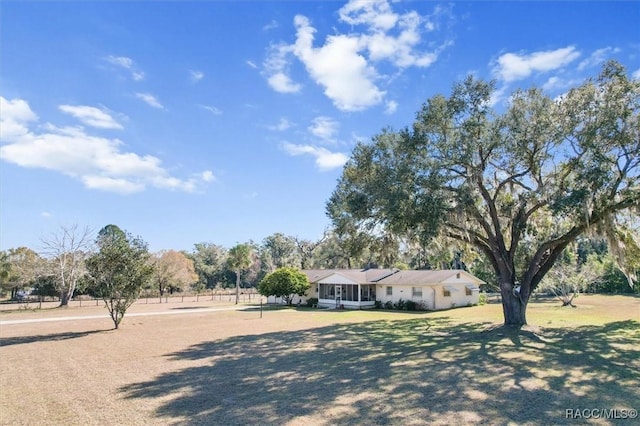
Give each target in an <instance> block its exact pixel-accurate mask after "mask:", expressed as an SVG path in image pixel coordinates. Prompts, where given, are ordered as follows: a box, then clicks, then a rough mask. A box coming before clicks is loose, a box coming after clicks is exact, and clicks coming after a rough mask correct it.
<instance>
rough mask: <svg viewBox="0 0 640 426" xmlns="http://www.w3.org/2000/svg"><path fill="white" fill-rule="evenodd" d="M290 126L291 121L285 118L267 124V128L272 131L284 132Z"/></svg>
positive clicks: (291, 124)
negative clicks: (269, 124) (271, 124)
mask: <svg viewBox="0 0 640 426" xmlns="http://www.w3.org/2000/svg"><path fill="white" fill-rule="evenodd" d="M292 126H293V123H291V122H290V121H289V120H287V119H286V118H281V119H280V120H279V121H278V124H275V125H273V126H268V127H267V128H268V129H269V130H273V131H278V132H284V131H285V130H287V129H290V128H291V127H292Z"/></svg>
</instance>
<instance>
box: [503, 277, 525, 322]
mask: <svg viewBox="0 0 640 426" xmlns="http://www.w3.org/2000/svg"><path fill="white" fill-rule="evenodd" d="M500 294H501V295H502V312H503V314H504V325H506V326H510V327H522V326H523V325H526V324H527V316H526V312H527V303H528V302H529V301H528V298H524V297H522V296H521V295H520V293H519V292H518V291H517V290H514V287H513V286H512V285H511V284H502V285H500Z"/></svg>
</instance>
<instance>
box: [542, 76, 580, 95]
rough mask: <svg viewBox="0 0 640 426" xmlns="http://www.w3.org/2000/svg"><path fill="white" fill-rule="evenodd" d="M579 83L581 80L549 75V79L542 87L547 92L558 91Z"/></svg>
mask: <svg viewBox="0 0 640 426" xmlns="http://www.w3.org/2000/svg"><path fill="white" fill-rule="evenodd" d="M578 84H580V80H576V79H563V78H561V77H558V76H553V77H549V79H548V80H547V81H546V82H545V83H544V84H543V85H542V89H543V90H544V91H546V92H557V91H564V90H566V89H568V88H570V87H574V86H576V85H578Z"/></svg>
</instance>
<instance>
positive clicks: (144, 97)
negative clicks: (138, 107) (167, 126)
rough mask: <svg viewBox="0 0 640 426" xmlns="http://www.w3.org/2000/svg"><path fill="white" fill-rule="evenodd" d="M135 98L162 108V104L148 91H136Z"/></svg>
mask: <svg viewBox="0 0 640 426" xmlns="http://www.w3.org/2000/svg"><path fill="white" fill-rule="evenodd" d="M136 98H138V99H140V100H142V101H144V102H145V103H146V104H147V105H149V106H151V107H154V108H158V109H164V106H163V105H162V104H161V103H160V101H159V100H158V99H157V98H156V97H155V96H153V95H152V94H150V93H136Z"/></svg>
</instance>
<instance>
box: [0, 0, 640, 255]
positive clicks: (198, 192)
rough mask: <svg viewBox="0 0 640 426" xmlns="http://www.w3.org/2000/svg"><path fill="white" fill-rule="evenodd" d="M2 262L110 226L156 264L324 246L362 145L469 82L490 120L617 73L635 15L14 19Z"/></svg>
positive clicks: (255, 12)
mask: <svg viewBox="0 0 640 426" xmlns="http://www.w3.org/2000/svg"><path fill="white" fill-rule="evenodd" d="M0 20H1V22H0V27H1V29H0V42H1V46H0V64H1V68H0V96H1V99H0V100H1V102H2V104H1V105H0V118H1V123H0V142H1V143H0V249H8V248H12V247H18V246H28V247H31V248H34V249H37V248H39V247H40V246H41V243H40V240H41V238H42V237H43V236H46V235H48V234H50V233H52V232H55V231H56V230H57V229H59V227H60V226H61V225H64V226H70V225H72V224H74V223H77V224H79V225H80V226H89V227H91V228H94V229H95V230H96V231H97V230H99V229H100V228H101V227H103V226H104V225H107V224H111V223H112V224H116V225H118V226H120V227H121V228H123V229H126V230H127V231H129V232H131V233H133V234H136V235H140V236H141V237H142V238H143V239H145V240H146V241H147V242H148V243H149V245H150V248H151V250H153V251H156V250H161V249H178V250H191V249H192V247H193V244H194V243H197V242H203V241H207V242H213V243H216V244H221V245H224V246H227V247H230V246H232V245H234V244H236V243H237V242H244V241H248V240H250V239H252V240H254V241H257V242H259V241H261V240H262V239H263V238H264V237H266V236H268V235H270V234H272V233H274V232H283V233H285V234H288V235H294V236H299V237H301V238H310V239H317V238H319V237H320V236H321V235H322V233H323V231H324V230H325V229H326V228H327V227H328V226H329V221H328V220H327V218H326V217H325V213H324V207H325V202H326V200H327V199H328V197H329V196H330V194H331V192H332V190H333V188H334V187H335V184H336V180H337V178H338V177H339V176H340V172H341V167H342V165H343V164H344V162H345V161H346V159H347V158H348V156H349V153H350V151H351V149H352V148H353V146H354V145H355V143H356V142H357V141H359V140H365V141H366V140H369V139H370V138H371V137H372V136H373V135H375V134H376V133H378V132H379V131H380V130H381V129H382V128H384V127H387V126H391V127H394V128H401V127H403V126H406V125H409V124H410V123H411V121H412V120H413V118H414V116H415V112H416V111H417V110H418V109H419V108H420V106H421V104H422V103H423V102H425V101H426V100H427V99H428V98H429V97H431V96H433V95H434V94H437V93H444V94H449V92H450V89H451V87H452V85H453V84H454V82H456V81H458V80H461V79H463V78H464V77H465V76H467V75H468V74H474V75H476V76H478V77H481V78H484V79H495V80H496V83H497V87H498V92H497V94H496V97H495V102H496V104H499V103H501V102H505V100H506V99H507V97H508V94H509V93H510V92H511V91H513V90H515V89H516V88H527V87H530V86H531V85H533V84H535V85H538V86H542V87H544V88H545V90H547V92H548V93H549V94H550V95H552V96H558V95H560V94H562V93H563V92H565V91H566V90H567V89H568V88H569V87H571V86H573V85H577V84H579V83H581V82H582V81H584V79H585V78H586V77H589V76H594V75H596V74H597V72H598V71H599V67H600V65H601V64H602V62H603V61H604V60H607V59H616V60H618V61H620V62H621V63H622V64H624V65H625V66H626V67H627V70H628V72H629V74H630V75H633V76H635V78H640V32H639V31H638V29H637V23H638V22H640V3H637V2H625V1H619V2H579V1H572V2H551V1H541V2H504V1H503V2H489V1H481V2H451V3H437V2H431V1H428V2H427V1H405V2H402V1H400V2H393V1H389V2H387V1H373V0H371V1H350V2H338V1H323V2H314V1H300V2H297V1H281V2H278V1H272V2H271V1H237V2H236V1H194V2H151V1H145V2H93V1H90V2H55V1H48V2H17V1H16V2H14V1H8V2H3V4H2V8H1V10H0Z"/></svg>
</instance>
